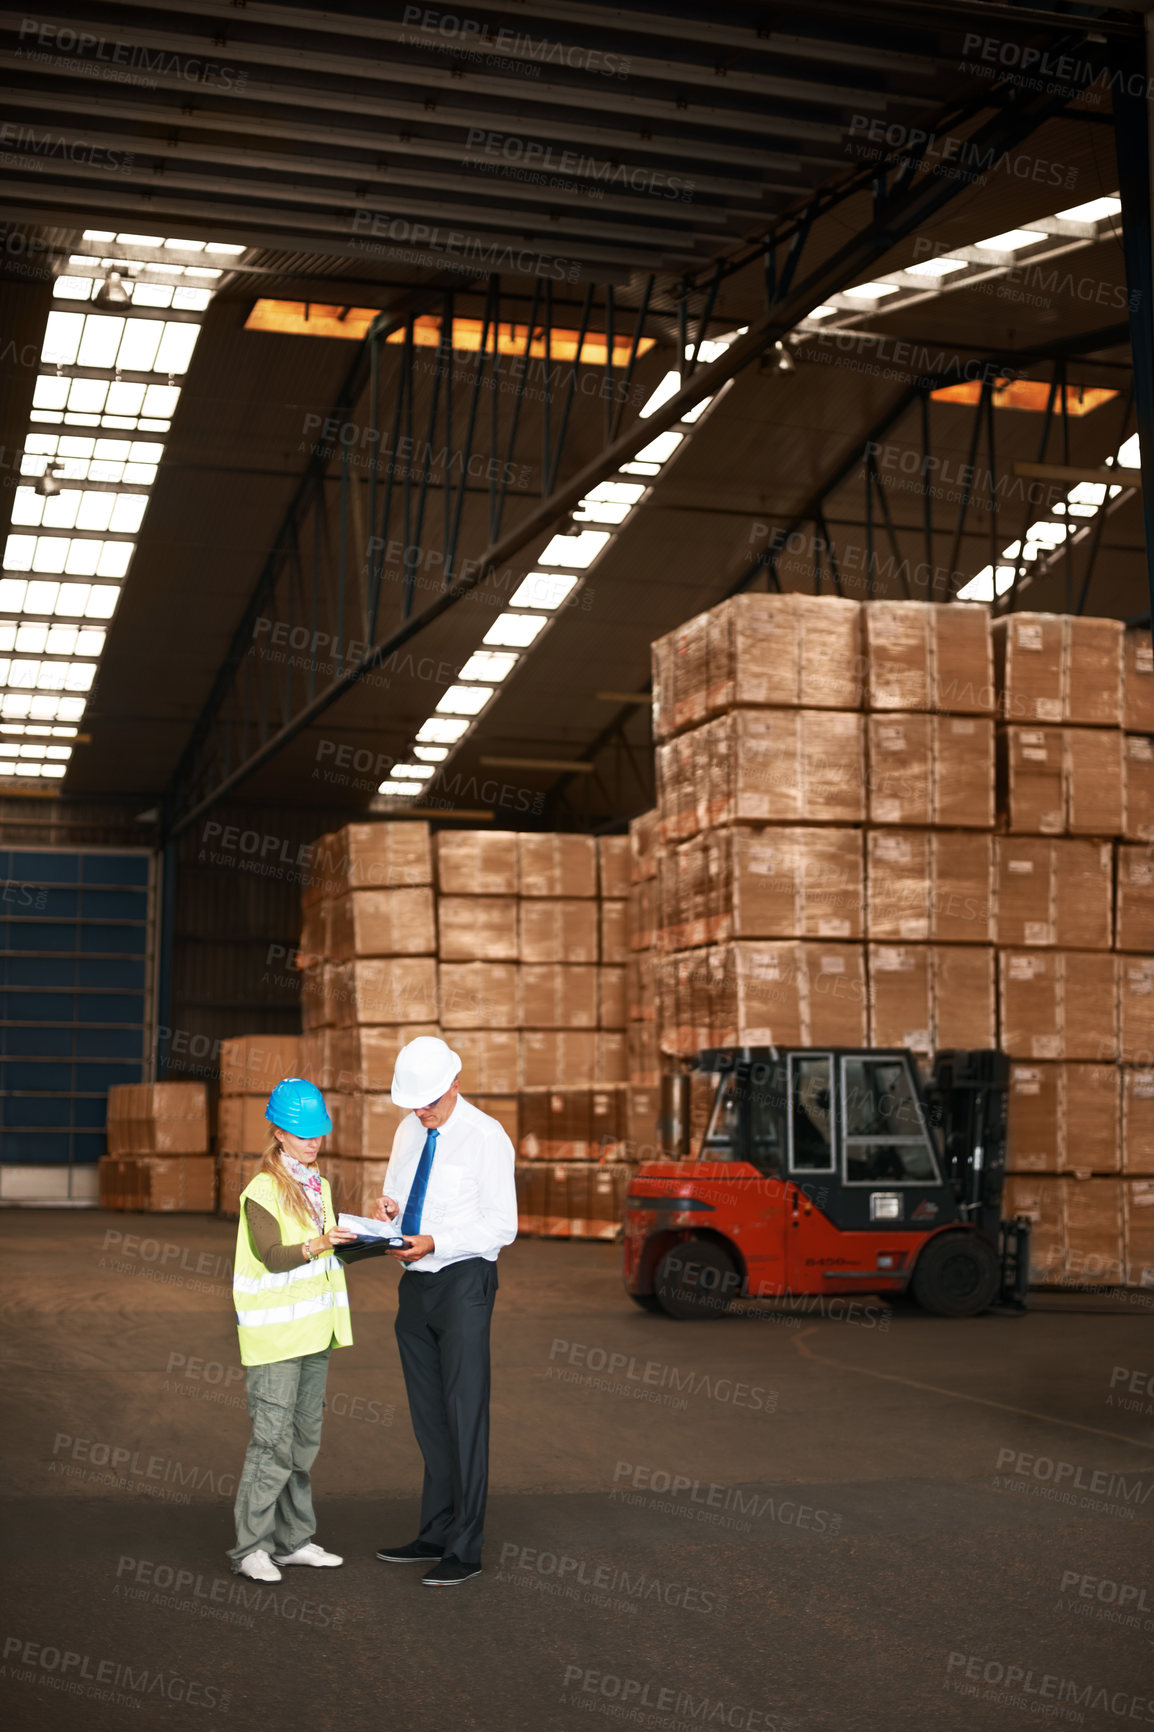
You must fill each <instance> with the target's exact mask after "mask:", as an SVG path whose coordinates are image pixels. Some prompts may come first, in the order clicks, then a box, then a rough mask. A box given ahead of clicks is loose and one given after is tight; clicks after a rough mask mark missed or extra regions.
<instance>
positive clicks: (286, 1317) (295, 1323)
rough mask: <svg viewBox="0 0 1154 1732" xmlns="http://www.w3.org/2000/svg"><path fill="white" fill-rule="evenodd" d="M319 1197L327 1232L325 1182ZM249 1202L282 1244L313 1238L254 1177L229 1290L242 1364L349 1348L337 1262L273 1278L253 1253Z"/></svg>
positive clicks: (330, 1217)
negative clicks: (273, 1225)
mask: <svg viewBox="0 0 1154 1732" xmlns="http://www.w3.org/2000/svg"><path fill="white" fill-rule="evenodd" d="M321 1196H322V1201H323V1204H324V1225H325V1230H326V1232H327V1230H328V1229H329V1228H330V1227H331V1226H332V1225H333V1224H334V1222H335V1220H336V1215H335V1212H334V1210H333V1201H332V1192H331V1190H330V1188H329V1183H328V1180H327V1179H324V1180H322V1181H321ZM250 1197H251V1198H252V1200H253V1201H254V1202H256V1203H259V1204H260V1206H261V1208H262V1209H267V1211H268V1213H269V1214H270V1215H272V1216H273V1217H274V1218H275V1220H276V1222H277V1225H278V1227H279V1228H280V1235H281V1240H282V1242H283V1243H284V1244H286V1245H292V1244H299V1243H300V1242H301V1240H302V1239H304V1238H306V1237H310V1236H311V1235H309V1234H308V1233H307V1232H306V1229H305V1227H304V1225H303V1223H302V1222H300V1221H298V1220H296V1219H295V1218H294V1217H292V1216H290V1215H286V1214H285V1213H284V1211H283V1210H282V1208H281V1206H280V1202H279V1198H278V1195H277V1190H276V1187H275V1185H274V1184H273V1181H272V1179H271V1178H270V1177H269V1175H268V1174H267V1173H258V1174H257V1175H256V1177H255V1178H254V1179H253V1181H252V1183H251V1184H250V1185H248V1186H247V1187H246V1188H245V1190H244V1192H243V1194H242V1196H241V1206H240V1220H239V1221H238V1223H237V1234H236V1264H235V1272H234V1275H233V1288H232V1290H233V1303H234V1305H235V1307H236V1321H237V1333H238V1335H239V1338H240V1357H241V1361H242V1363H243V1364H245V1365H271V1364H275V1363H276V1362H277V1361H278V1360H282V1359H299V1358H301V1357H302V1356H303V1355H304V1354H306V1353H320V1352H321V1351H323V1349H324V1348H326V1347H328V1346H330V1345H336V1346H338V1347H348V1346H350V1345H351V1344H352V1339H353V1332H352V1327H351V1324H350V1320H349V1299H348V1293H347V1291H346V1289H345V1272H344V1269H343V1267H342V1265H341V1263H340V1261H339V1260H338V1259H337V1258H336V1257H334V1256H326V1257H318V1258H317V1259H316V1260H315V1261H313V1262H310V1263H301V1264H299V1265H298V1266H297V1267H295V1268H293V1269H286V1270H284V1271H283V1272H281V1273H280V1274H273V1273H272V1271H271V1270H269V1269H266V1268H265V1266H264V1264H263V1263H262V1262H261V1260H260V1258H259V1257H258V1256H257V1254H256V1251H255V1249H254V1248H253V1244H252V1239H251V1236H250V1234H249V1230H248V1217H247V1214H246V1210H245V1204H246V1202H247V1201H248V1199H249V1198H250ZM286 1301H287V1302H286Z"/></svg>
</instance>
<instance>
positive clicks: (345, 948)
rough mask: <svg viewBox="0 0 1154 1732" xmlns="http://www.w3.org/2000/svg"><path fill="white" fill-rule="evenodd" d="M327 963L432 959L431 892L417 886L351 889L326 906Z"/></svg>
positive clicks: (434, 938) (434, 944)
mask: <svg viewBox="0 0 1154 1732" xmlns="http://www.w3.org/2000/svg"><path fill="white" fill-rule="evenodd" d="M328 913H329V926H328V948H327V951H326V956H327V959H328V960H330V961H334V962H347V961H350V960H351V959H352V958H353V957H356V956H431V955H432V954H433V953H434V952H435V950H436V948H437V923H436V918H435V916H434V912H433V892H432V889H431V887H430V886H429V885H427V884H419V885H413V886H409V887H406V888H402V889H394V890H350V891H349V893H348V895H346V896H341V897H339V898H338V899H337V900H336V901H335V902H333V903H331V904H330V905H329V910H328Z"/></svg>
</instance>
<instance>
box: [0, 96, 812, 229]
mask: <svg viewBox="0 0 1154 1732" xmlns="http://www.w3.org/2000/svg"><path fill="white" fill-rule="evenodd" d="M0 104H3V105H4V106H6V107H8V108H31V109H44V110H48V111H50V112H51V115H52V121H45V122H42V123H41V124H44V125H49V124H52V123H53V122H55V120H56V117H57V116H58V115H59V113H60V112H61V110H63V111H64V112H67V113H72V114H92V115H98V116H99V117H100V118H101V119H105V118H107V116H108V115H109V113H110V108H109V103H108V101H107V99H106V98H104V97H95V96H88V95H86V94H84V93H83V92H81V91H73V90H65V91H56V90H53V91H47V90H35V89H33V88H32V87H31V86H29V85H23V86H16V85H0ZM113 112H115V113H116V114H117V115H118V117H119V118H120V119H121V120H122V121H127V120H132V121H136V122H144V123H146V124H148V125H151V126H163V127H167V128H168V129H169V130H168V132H167V134H166V135H165V136H164V137H162V138H157V139H155V140H149V139H147V138H146V136H145V135H143V134H140V135H134V137H133V148H134V149H139V148H140V147H141V146H142V145H143V144H147V143H149V142H152V143H155V145H156V146H157V154H158V155H166V154H167V153H168V151H169V150H170V149H171V148H172V147H173V146H175V145H178V144H180V143H182V142H183V143H193V142H195V141H194V140H193V139H190V138H188V137H186V138H185V139H184V140H183V141H182V140H179V139H176V138H174V136H173V132H172V128H173V127H176V128H178V129H179V131H180V132H182V133H185V134H188V133H195V132H197V131H203V132H227V133H230V134H233V135H235V134H237V133H248V134H254V133H255V134H256V135H257V136H258V137H267V138H286V139H292V140H293V141H294V142H295V143H305V144H320V145H328V146H330V147H331V148H332V149H334V150H339V149H340V148H341V147H342V146H344V147H346V148H347V149H349V150H372V151H375V152H376V155H377V161H376V162H375V163H367V162H360V161H358V160H357V159H356V158H355V157H351V156H350V157H346V158H343V159H342V158H338V157H336V156H333V157H330V158H328V159H327V161H325V167H323V168H317V169H313V168H311V167H306V164H307V163H308V162H312V161H316V160H325V159H317V158H309V159H301V158H299V157H295V156H294V157H291V158H288V157H285V156H284V155H278V154H276V153H272V152H270V153H268V157H267V163H268V165H269V166H274V167H280V166H283V165H284V164H285V163H286V162H287V161H291V162H292V163H293V165H294V166H296V167H298V168H301V167H305V168H306V172H308V173H310V174H312V173H316V174H320V173H324V172H327V171H328V170H333V171H339V172H340V173H342V174H344V173H348V174H350V175H351V174H352V173H353V171H354V170H355V171H356V172H357V173H358V174H360V175H362V176H363V175H365V174H370V175H371V174H373V173H375V172H377V171H380V172H381V173H384V172H385V164H384V158H383V156H382V150H383V151H385V152H387V154H388V155H389V156H392V155H393V154H396V155H398V156H401V157H416V158H419V157H431V158H433V159H434V160H436V159H438V158H442V157H443V158H446V159H449V160H451V161H452V162H454V163H456V164H457V165H458V167H459V166H460V163H461V146H460V145H459V144H449V143H448V142H445V143H441V142H439V141H434V140H432V139H424V140H421V141H413V140H408V139H406V140H402V139H400V138H399V137H397V138H382V135H381V134H380V133H376V134H374V133H371V132H352V131H349V130H348V129H346V128H342V127H336V126H312V125H310V124H308V123H307V122H305V121H301V120H300V119H299V118H294V117H292V116H286V117H285V118H284V119H283V120H274V119H269V118H268V117H266V116H265V115H253V114H247V115H244V116H239V115H236V114H224V113H220V114H217V113H212V112H210V111H209V110H207V109H198V110H197V111H196V112H195V113H190V112H187V111H186V110H184V109H180V110H178V109H175V108H166V107H164V106H163V105H162V104H161V103H137V104H134V106H133V107H132V109H131V111H129V110H128V109H126V108H124V107H123V106H121V105H117V106H116V108H115V110H113ZM566 154H567V155H574V156H575V155H577V153H576V152H566ZM253 159H254V161H255V160H258V159H257V158H256V157H255V155H254V158H253ZM511 166H512V165H511ZM620 166H621V167H623V168H629V169H630V171H631V172H638V171H640V172H644V171H645V169H646V166H647V165H643V164H640V163H637V164H625V163H622V164H621V165H620ZM779 166H780V168H781V169H782V170H783V171H792V172H795V173H800V171H801V158H800V157H787V156H783V157H782V158H781V159H780V164H779ZM563 172H566V173H568V174H569V176H570V178H571V179H572V180H573V181H579V179H580V175H579V173H578V171H577V170H574V169H570V170H568V171H562V169H561V168H560V165H558V168H557V175H558V176H559V177H560V176H561V175H562V173H563ZM387 173H388V176H389V179H390V180H393V181H396V182H398V183H399V184H400V185H411V186H444V185H446V184H447V180H448V177H447V176H444V175H438V174H436V173H435V171H433V170H424V171H418V170H410V169H408V168H398V167H397V166H395V165H394V164H388V165H387ZM589 185H590V188H594V187H595V186H596V182H595V181H590V182H589ZM477 189H478V191H484V192H489V193H494V194H495V193H497V192H499V193H500V195H501V197H502V198H510V199H515V198H520V199H524V200H525V201H526V202H532V201H533V200H536V201H537V202H538V203H543V202H545V201H548V203H550V204H554V205H556V204H567V203H572V202H574V201H576V200H580V199H582V198H585V197H587V194H586V192H585V190H584V189H583V188H580V187H579V188H578V189H577V190H574V191H572V192H570V191H568V190H567V189H566V188H565V187H564V186H549V187H542V188H537V187H532V186H521V185H520V184H519V183H518V182H517V181H514V180H502V179H501V178H500V177H499V176H497V175H494V176H492V177H483V176H479V177H478V179H477ZM693 190H694V192H704V193H708V194H711V195H713V196H714V197H717V198H735V199H749V200H751V201H754V200H761V199H763V198H764V195H765V193H766V192H769V191H773V192H790V193H799V192H805V191H806V187H805V184H804V183H803V182H801V181H778V182H769V181H765V180H754V179H752V178H751V179H749V180H732V179H729V178H728V177H726V176H724V175H710V174H706V175H703V174H702V173H701V172H700V170H696V169H695V171H694V180H693ZM654 202H655V201H654V199H653V198H651V197H647V196H643V195H641V194H638V195H636V196H630V195H629V194H628V193H605V194H602V195H601V196H600V197H599V198H598V200H597V204H598V206H599V207H600V209H602V210H621V211H626V212H634V211H636V212H639V213H643V212H645V211H647V210H652V208H653V204H654ZM665 202H671V201H668V200H666V201H665ZM695 214H696V215H697V217H698V218H699V219H700V220H710V221H713V220H720V219H719V218H716V217H715V216H714V213H713V207H710V206H706V207H703V208H699V209H698V210H697V211H696V213H695ZM749 214H752V213H749ZM743 215H745V220H747V221H748V220H749V215H747V214H745V213H743Z"/></svg>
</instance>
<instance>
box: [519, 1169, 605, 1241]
mask: <svg viewBox="0 0 1154 1732" xmlns="http://www.w3.org/2000/svg"><path fill="white" fill-rule="evenodd" d="M633 1171H634V1168H633V1167H632V1166H631V1165H629V1164H625V1163H614V1162H606V1163H604V1164H601V1165H591V1164H589V1163H582V1162H577V1161H557V1162H548V1161H521V1162H518V1165H517V1230H518V1232H519V1233H521V1234H522V1235H524V1236H526V1237H529V1238H549V1239H615V1238H616V1237H617V1235H618V1233H619V1232H620V1227H621V1218H622V1216H623V1214H624V1212H625V1193H626V1191H627V1189H628V1187H629V1178H630V1175H631V1174H632V1172H633Z"/></svg>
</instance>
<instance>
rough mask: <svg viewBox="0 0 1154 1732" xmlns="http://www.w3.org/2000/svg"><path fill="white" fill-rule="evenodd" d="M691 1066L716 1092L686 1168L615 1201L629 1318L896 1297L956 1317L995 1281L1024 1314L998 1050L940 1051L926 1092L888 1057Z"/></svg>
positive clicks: (656, 1165)
mask: <svg viewBox="0 0 1154 1732" xmlns="http://www.w3.org/2000/svg"><path fill="white" fill-rule="evenodd" d="M693 1068H694V1069H695V1070H696V1071H697V1072H698V1073H699V1074H704V1075H706V1076H709V1077H711V1078H713V1079H714V1092H713V1100H712V1106H711V1110H710V1113H709V1117H708V1120H707V1123H706V1127H705V1130H704V1133H703V1135H702V1136H701V1139H700V1144H699V1146H698V1148H697V1149H696V1151H694V1152H695V1153H696V1155H697V1158H696V1159H690V1160H681V1161H663V1162H650V1163H648V1164H646V1165H644V1166H642V1167H641V1168H640V1169H639V1171H638V1173H637V1174H636V1176H635V1177H634V1179H633V1180H632V1181H631V1184H630V1188H629V1193H628V1197H627V1202H626V1219H625V1278H626V1287H627V1288H628V1290H629V1292H630V1293H631V1295H632V1296H633V1297H634V1299H636V1300H637V1302H638V1303H639V1304H644V1305H646V1306H647V1308H648V1309H653V1310H656V1309H660V1310H663V1311H666V1312H668V1313H669V1314H670V1315H673V1316H685V1317H690V1316H696V1317H700V1316H717V1315H720V1314H722V1313H723V1312H724V1311H725V1310H726V1309H728V1306H729V1304H730V1303H731V1302H732V1300H733V1299H734V1298H738V1297H743V1298H763V1299H772V1298H783V1297H786V1296H790V1295H796V1294H819V1293H824V1294H831V1295H832V1294H835V1293H838V1294H842V1295H845V1294H856V1295H860V1294H862V1293H891V1294H893V1293H904V1292H906V1291H907V1290H908V1291H910V1292H912V1294H913V1296H914V1297H915V1298H917V1299H918V1300H919V1302H920V1303H921V1304H922V1305H923V1306H925V1307H926V1309H928V1310H931V1311H935V1312H937V1313H939V1314H941V1315H949V1316H971V1315H973V1314H975V1313H976V1312H977V1311H980V1310H984V1309H985V1308H986V1307H988V1306H989V1305H990V1304H991V1303H992V1302H993V1300H994V1299H995V1298H996V1297H997V1296H998V1294H999V1291H1000V1290H1003V1289H1004V1288H1005V1287H1006V1284H1007V1281H1008V1282H1009V1283H1010V1286H1011V1287H1012V1290H1013V1294H1014V1296H1016V1298H1017V1299H1018V1300H1021V1298H1022V1297H1023V1293H1024V1279H1025V1258H1024V1253H1023V1241H1022V1238H1021V1230H1020V1229H1016V1236H1015V1238H1014V1241H1013V1245H1012V1247H1011V1250H1010V1252H1009V1253H1008V1265H1009V1266H1008V1267H1007V1254H1006V1253H1005V1252H1004V1247H1003V1244H1002V1240H1003V1239H1004V1237H1005V1235H1004V1234H1003V1232H1002V1231H1001V1195H1002V1185H1003V1174H1004V1162H1005V1153H1004V1151H1005V1097H1006V1082H1007V1073H1008V1063H1007V1061H1006V1059H1005V1057H1004V1055H1003V1054H1000V1053H994V1054H990V1053H977V1054H974V1053H949V1054H942V1055H939V1059H938V1061H937V1064H936V1067H935V1071H934V1075H933V1079H932V1081H931V1083H930V1084H929V1086H928V1087H924V1086H923V1084H922V1081H921V1079H920V1077H919V1074H918V1070H917V1066H916V1063H915V1061H914V1059H913V1056H912V1054H910V1053H909V1052H906V1051H904V1050H901V1049H892V1050H890V1049H886V1050H881V1049H871V1050H860V1051H858V1050H847V1049H825V1050H817V1049H810V1048H805V1049H798V1050H792V1051H791V1050H775V1049H772V1048H744V1049H742V1048H722V1049H715V1050H712V1051H707V1052H703V1053H701V1054H700V1055H699V1057H698V1059H697V1061H696V1064H695V1066H694V1067H693ZM689 1080H690V1079H689V1077H688V1076H687V1077H686V1079H685V1083H686V1088H685V1090H684V1091H683V1095H684V1094H687V1093H688V1084H689ZM672 1116H673V1118H674V1119H675V1120H676V1118H677V1113H676V1112H674V1114H673V1115H672ZM686 1119H687V1114H686V1113H685V1111H684V1107H683V1110H682V1112H681V1123H682V1124H683V1125H684V1123H685V1122H686ZM667 1136H668V1141H667V1142H666V1147H670V1146H671V1145H673V1146H675V1145H676V1142H677V1140H678V1129H677V1125H676V1124H673V1125H670V1126H667Z"/></svg>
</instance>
